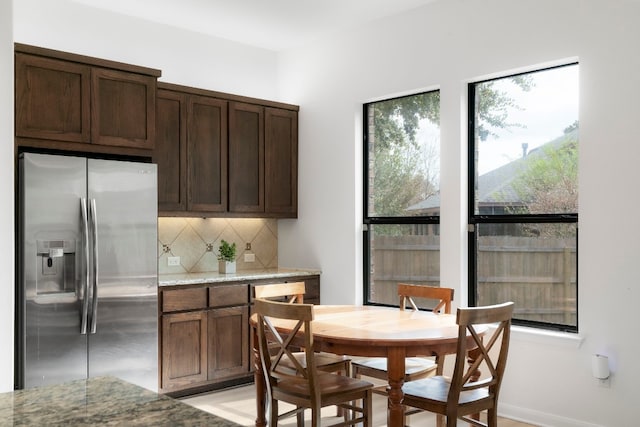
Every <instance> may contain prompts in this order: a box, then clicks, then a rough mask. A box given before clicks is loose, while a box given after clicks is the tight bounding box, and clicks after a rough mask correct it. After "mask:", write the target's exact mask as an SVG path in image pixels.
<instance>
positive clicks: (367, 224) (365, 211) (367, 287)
mask: <svg viewBox="0 0 640 427" xmlns="http://www.w3.org/2000/svg"><path fill="white" fill-rule="evenodd" d="M432 92H440V89H435V90H429V91H424V92H418V93H412V94H408V95H403V96H398V97H391V98H385V99H381V100H378V101H372V102H367V103H364V104H363V105H362V140H363V144H362V150H363V151H362V159H363V167H362V172H363V176H362V187H363V192H362V215H363V219H362V224H363V225H362V248H363V249H362V252H363V256H362V258H363V282H364V283H363V304H364V305H372V306H386V307H390V306H397V304H395V305H393V304H384V303H378V302H373V301H371V300H370V298H369V296H370V291H371V268H370V267H371V235H372V231H371V227H372V226H375V225H430V224H432V225H436V226H439V225H440V215H416V216H411V217H407V216H403V217H389V216H370V215H369V200H370V199H369V196H370V193H369V165H370V160H371V159H370V156H369V121H368V118H369V111H368V108H369V106H370V105H372V104H376V103H379V102H384V101H389V100H393V99H401V98H407V97H412V96H418V95H423V94H427V93H432ZM438 234H439V233H438Z"/></svg>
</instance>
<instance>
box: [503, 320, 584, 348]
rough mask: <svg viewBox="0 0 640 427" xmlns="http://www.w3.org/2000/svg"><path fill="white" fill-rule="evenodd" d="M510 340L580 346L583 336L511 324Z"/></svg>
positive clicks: (559, 345)
mask: <svg viewBox="0 0 640 427" xmlns="http://www.w3.org/2000/svg"><path fill="white" fill-rule="evenodd" d="M511 340H512V341H520V342H526V343H534V344H544V345H553V346H556V347H564V348H573V349H577V348H580V346H581V345H582V342H583V341H584V337H582V336H580V335H579V334H573V333H569V332H556V331H547V330H544V329H537V328H529V327H526V326H511Z"/></svg>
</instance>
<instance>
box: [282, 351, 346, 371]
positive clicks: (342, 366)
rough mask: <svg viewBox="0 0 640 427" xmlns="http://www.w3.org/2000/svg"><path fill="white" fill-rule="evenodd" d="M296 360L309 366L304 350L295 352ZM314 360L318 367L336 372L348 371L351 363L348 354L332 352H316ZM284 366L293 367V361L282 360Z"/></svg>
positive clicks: (304, 366)
mask: <svg viewBox="0 0 640 427" xmlns="http://www.w3.org/2000/svg"><path fill="white" fill-rule="evenodd" d="M293 355H294V356H295V358H296V360H297V361H298V363H300V365H302V367H303V368H306V367H307V359H306V357H305V354H304V352H303V351H300V352H295V353H293ZM314 360H315V362H316V368H318V369H320V370H322V371H327V372H334V371H340V370H344V371H347V370H348V368H349V364H350V363H351V359H350V358H348V357H346V356H338V355H335V354H331V353H324V352H320V353H316V354H315V355H314ZM281 365H282V366H287V367H293V363H292V362H291V361H289V360H286V359H283V360H282V362H281Z"/></svg>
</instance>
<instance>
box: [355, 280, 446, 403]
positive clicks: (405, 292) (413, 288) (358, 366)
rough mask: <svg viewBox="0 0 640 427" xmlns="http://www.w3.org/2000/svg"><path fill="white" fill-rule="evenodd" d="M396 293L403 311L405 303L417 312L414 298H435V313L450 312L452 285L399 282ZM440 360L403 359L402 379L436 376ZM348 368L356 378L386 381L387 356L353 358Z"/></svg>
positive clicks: (380, 390) (383, 389) (381, 389)
mask: <svg viewBox="0 0 640 427" xmlns="http://www.w3.org/2000/svg"><path fill="white" fill-rule="evenodd" d="M398 296H399V299H400V301H399V305H400V310H405V307H406V306H407V304H408V305H410V306H411V308H412V309H413V310H416V311H417V310H418V306H417V304H416V303H415V301H414V300H413V298H428V299H435V300H438V303H437V304H436V306H435V307H434V309H433V312H434V313H439V312H441V311H444V313H447V314H450V313H451V301H452V300H453V289H451V288H438V287H435V286H423V285H408V284H405V283H399V284H398ZM440 362H441V361H440V360H439V359H438V358H436V359H435V360H432V359H430V358H426V357H407V358H406V359H405V374H404V381H405V382H409V381H415V380H418V379H421V378H426V377H429V376H432V375H435V374H436V373H438V374H441V373H442V363H440ZM351 370H352V373H353V376H354V377H355V378H360V377H361V376H362V375H365V376H368V377H372V378H377V379H380V380H387V378H388V375H387V359H386V357H370V358H366V359H360V360H353V361H351ZM374 392H375V393H378V394H386V393H387V391H386V386H381V387H376V388H375V389H374Z"/></svg>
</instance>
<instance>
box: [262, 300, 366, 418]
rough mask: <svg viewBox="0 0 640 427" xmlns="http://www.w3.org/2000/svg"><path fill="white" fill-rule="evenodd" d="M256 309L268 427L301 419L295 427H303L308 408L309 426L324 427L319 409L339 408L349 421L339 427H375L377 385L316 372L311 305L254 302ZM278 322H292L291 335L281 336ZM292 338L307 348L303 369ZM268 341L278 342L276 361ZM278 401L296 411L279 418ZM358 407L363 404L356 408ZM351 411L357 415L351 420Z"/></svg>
mask: <svg viewBox="0 0 640 427" xmlns="http://www.w3.org/2000/svg"><path fill="white" fill-rule="evenodd" d="M254 308H255V312H256V314H257V316H258V319H257V331H258V344H259V349H260V351H259V353H260V362H261V367H262V373H263V375H264V378H265V384H266V385H267V387H266V388H267V407H268V411H267V412H268V413H267V422H268V424H267V425H269V426H271V427H275V426H277V425H278V419H279V418H283V417H286V416H290V415H293V414H297V415H298V418H297V425H298V427H302V426H304V417H303V413H304V410H305V408H308V409H311V426H312V427H320V410H321V408H323V407H326V406H333V405H336V406H338V407H340V408H343V410H344V411H345V419H344V421H343V422H340V423H338V424H335V426H349V425H356V424H358V423H362V425H363V426H365V427H367V426H371V425H372V388H373V384H371V383H369V382H366V381H362V380H358V379H354V378H351V377H347V376H343V375H334V374H330V373H325V372H321V371H319V370H318V369H317V368H316V366H317V364H316V361H315V357H316V353H315V352H314V351H313V305H312V304H288V303H282V302H274V301H269V300H265V299H256V300H255V304H254ZM276 319H286V320H288V321H291V328H290V332H287V333H286V334H281V333H280V332H279V330H278V329H277V328H276V327H274V325H273V323H272V321H274V320H276ZM287 329H289V328H287ZM294 339H295V340H299V341H298V342H297V343H296V345H301V346H302V347H303V348H304V356H305V364H304V365H303V364H302V363H300V362H299V360H298V357H297V356H296V354H295V351H293V350H292V348H291V347H292V344H293V342H294ZM270 342H276V343H277V344H278V345H279V346H280V347H279V350H278V352H277V353H276V355H275V356H273V355H272V353H271V351H270V346H269V343H270ZM285 362H286V363H285ZM279 401H282V402H288V403H290V404H292V405H295V406H296V409H294V410H292V411H289V412H287V413H285V414H280V415H279V414H278V402H279ZM358 402H361V403H362V404H361V405H358V404H357V403H358ZM352 412H353V413H355V414H358V415H357V416H354V417H351V416H349V415H348V414H351V413H352Z"/></svg>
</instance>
